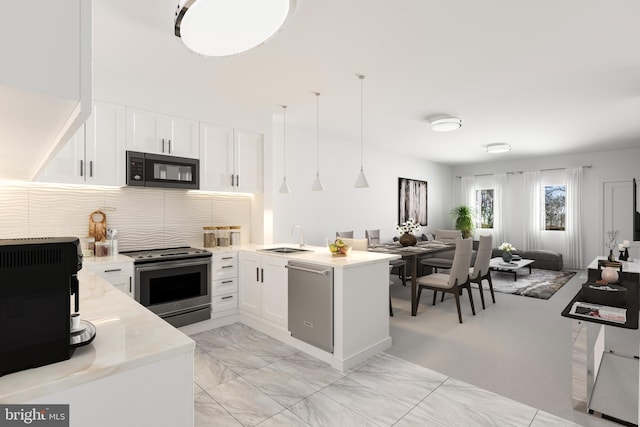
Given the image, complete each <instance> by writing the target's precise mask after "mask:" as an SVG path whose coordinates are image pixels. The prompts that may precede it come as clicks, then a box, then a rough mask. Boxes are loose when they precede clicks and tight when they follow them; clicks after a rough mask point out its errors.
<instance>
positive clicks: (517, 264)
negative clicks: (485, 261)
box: [489, 258, 535, 282]
mask: <svg viewBox="0 0 640 427" xmlns="http://www.w3.org/2000/svg"><path fill="white" fill-rule="evenodd" d="M534 262H535V260H533V259H524V258H523V259H519V260H517V261H511V262H509V263H507V262H504V260H503V259H502V258H491V261H490V262H489V268H490V269H491V270H493V271H502V272H504V273H513V281H514V282H515V281H516V280H518V273H517V271H518V269H519V268H523V267H529V274H531V264H533V263H534Z"/></svg>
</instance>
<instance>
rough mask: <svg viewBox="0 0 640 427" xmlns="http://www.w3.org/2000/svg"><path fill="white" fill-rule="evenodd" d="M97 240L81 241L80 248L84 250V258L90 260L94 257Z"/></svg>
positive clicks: (84, 238) (86, 239)
mask: <svg viewBox="0 0 640 427" xmlns="http://www.w3.org/2000/svg"><path fill="white" fill-rule="evenodd" d="M95 244H96V239H95V238H93V237H83V238H82V239H80V248H81V250H82V256H83V257H84V258H90V257H92V256H93V253H94V250H95Z"/></svg>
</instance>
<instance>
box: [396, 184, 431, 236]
mask: <svg viewBox="0 0 640 427" xmlns="http://www.w3.org/2000/svg"><path fill="white" fill-rule="evenodd" d="M410 218H412V219H413V220H414V221H416V222H418V223H420V225H427V181H420V180H417V179H409V178H398V224H402V223H403V222H405V221H407V220H408V219H410Z"/></svg>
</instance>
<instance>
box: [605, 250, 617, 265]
mask: <svg viewBox="0 0 640 427" xmlns="http://www.w3.org/2000/svg"><path fill="white" fill-rule="evenodd" d="M607 259H608V260H609V261H612V262H613V261H615V260H616V257H615V255H613V249H609V256H608V257H607Z"/></svg>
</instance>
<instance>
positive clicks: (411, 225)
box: [396, 218, 420, 234]
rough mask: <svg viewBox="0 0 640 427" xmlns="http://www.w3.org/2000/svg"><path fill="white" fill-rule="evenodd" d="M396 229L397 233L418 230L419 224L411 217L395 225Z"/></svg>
mask: <svg viewBox="0 0 640 427" xmlns="http://www.w3.org/2000/svg"><path fill="white" fill-rule="evenodd" d="M396 231H397V232H398V234H404V233H414V232H416V231H420V224H419V223H417V222H415V221H414V220H413V218H409V219H408V220H407V221H406V222H403V223H402V224H400V225H396Z"/></svg>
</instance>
